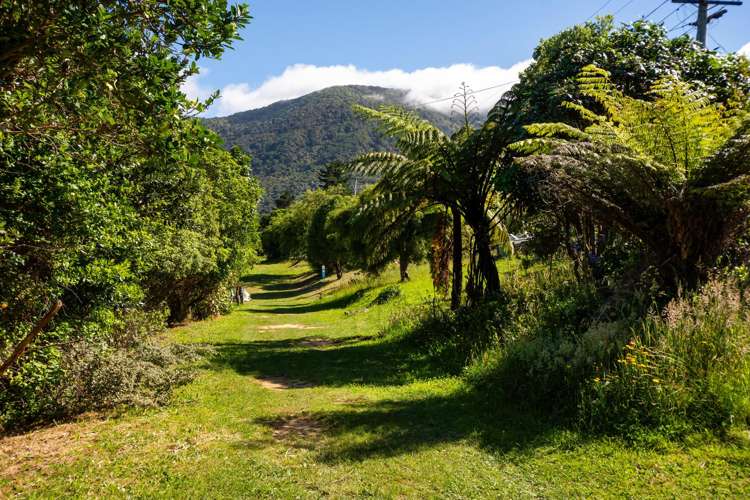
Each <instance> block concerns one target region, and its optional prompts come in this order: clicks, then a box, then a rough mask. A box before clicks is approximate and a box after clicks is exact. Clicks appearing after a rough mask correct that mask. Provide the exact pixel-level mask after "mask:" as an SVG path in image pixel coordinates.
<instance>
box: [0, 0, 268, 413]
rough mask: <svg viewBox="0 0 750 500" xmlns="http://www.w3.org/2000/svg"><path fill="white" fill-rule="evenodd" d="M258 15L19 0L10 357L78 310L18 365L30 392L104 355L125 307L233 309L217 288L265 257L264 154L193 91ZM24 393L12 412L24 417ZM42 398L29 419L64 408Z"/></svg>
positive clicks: (6, 132) (5, 212)
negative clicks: (254, 152) (226, 131)
mask: <svg viewBox="0 0 750 500" xmlns="http://www.w3.org/2000/svg"><path fill="white" fill-rule="evenodd" d="M249 19H250V18H249V15H248V13H247V7H246V6H244V5H242V4H238V5H233V6H228V5H227V3H226V2H224V1H222V0H196V1H192V2H168V3H165V2H158V1H151V0H146V1H143V2H138V3H137V5H136V4H133V3H132V2H115V3H107V4H102V3H101V2H94V1H80V2H72V3H71V2H67V1H50V2H33V3H29V2H17V1H10V2H4V3H3V6H2V7H1V8H0V30H1V31H2V33H3V38H4V41H3V44H2V47H0V274H2V276H3V281H2V286H0V303H4V304H7V314H4V316H3V318H2V321H1V322H0V352H1V353H3V355H5V354H7V353H8V352H9V350H10V349H11V348H12V347H13V346H14V345H15V344H16V343H17V342H18V341H19V340H20V339H21V338H22V337H23V336H24V335H26V333H28V331H29V330H30V329H31V327H32V326H33V324H35V323H36V322H37V321H38V319H39V317H40V313H41V311H44V310H46V308H47V306H48V304H49V303H51V302H53V301H55V300H57V299H61V300H62V301H63V303H64V304H65V305H64V308H63V311H62V313H60V314H59V315H58V317H57V318H55V320H54V321H53V323H52V324H51V325H50V326H49V327H48V328H47V329H46V331H45V332H43V334H42V335H41V336H40V337H39V338H38V339H37V341H36V342H35V344H34V351H33V352H30V353H29V354H28V355H26V356H24V357H22V358H21V362H20V364H19V365H18V366H15V367H13V368H12V371H11V373H10V374H8V376H9V377H10V378H11V379H12V380H13V382H12V385H14V387H16V386H17V387H21V386H23V387H25V389H24V390H23V391H21V392H20V393H15V392H13V391H11V392H13V393H14V394H17V395H18V394H20V395H18V397H19V398H21V399H23V398H24V397H25V396H24V395H23V394H26V393H25V392H24V391H26V390H28V391H31V392H34V391H38V390H40V388H43V387H50V384H51V386H55V387H57V385H59V386H60V388H61V390H62V389H64V388H65V387H66V384H72V382H71V380H72V378H71V377H73V378H74V377H75V376H74V375H72V372H70V370H72V369H73V368H71V366H73V365H71V364H65V363H67V361H65V360H66V359H68V358H67V356H69V355H72V354H71V352H72V351H71V350H72V349H73V348H74V347H73V346H76V347H75V349H78V350H84V351H87V352H88V351H89V350H90V349H89V347H90V348H91V349H93V350H90V352H92V353H94V352H99V351H98V350H97V349H99V348H98V347H96V346H100V345H104V346H106V345H107V343H108V342H110V340H111V339H112V338H114V337H115V336H117V335H118V331H119V329H120V326H118V325H119V322H121V321H123V319H122V317H121V315H122V313H123V311H128V312H132V313H133V314H136V313H137V312H138V311H140V310H142V309H147V310H161V309H162V308H163V307H164V306H165V305H166V306H168V307H169V311H170V314H169V320H170V321H171V322H179V321H183V320H184V319H185V318H186V317H188V316H189V315H190V314H191V313H193V314H194V315H195V316H196V317H200V316H202V315H204V314H214V313H216V312H218V311H219V310H221V309H222V306H220V305H219V303H218V302H217V301H216V300H213V298H215V297H217V296H220V295H222V294H224V290H223V287H224V286H225V285H226V284H227V282H229V281H232V277H233V276H236V275H238V274H239V273H240V272H241V271H243V270H244V269H245V268H246V267H247V266H248V265H249V263H251V262H252V260H253V258H254V254H255V252H254V247H255V246H256V242H255V240H256V238H257V228H256V223H255V220H254V219H255V214H256V205H257V202H258V200H259V198H260V196H261V190H260V187H259V185H258V183H257V181H256V180H254V179H253V178H252V177H251V176H250V159H249V157H247V156H246V155H245V154H243V153H242V152H241V151H239V150H236V149H235V150H231V151H226V150H225V149H224V148H223V146H222V144H221V142H220V140H219V138H218V136H217V135H216V134H214V133H212V132H210V131H208V130H207V129H205V128H204V127H203V126H202V125H200V123H198V122H197V121H196V120H195V119H193V118H192V116H193V115H194V114H195V113H196V112H200V111H202V110H204V109H205V106H204V104H203V103H198V102H192V101H190V100H188V99H187V98H186V97H185V95H184V94H183V93H182V92H181V91H180V86H181V84H182V83H183V82H184V81H185V79H186V78H187V77H188V76H190V75H191V74H195V73H196V72H197V66H196V64H195V60H196V59H197V58H199V57H218V56H220V55H221V53H222V52H223V50H224V49H225V48H226V47H228V46H229V45H230V44H231V42H232V41H233V40H235V39H237V38H238V35H237V33H238V30H239V29H240V28H241V27H243V26H244V25H245V24H246V23H247V22H248V21H249ZM225 309H226V308H224V310H225ZM128 355H130V354H125V355H124V356H128ZM96 357H97V355H96V354H92V355H91V359H94V358H96ZM118 363H119V361H118ZM103 369H104V368H103ZM19 377H20V379H19ZM9 383H11V382H9ZM55 384H57V385H55ZM105 386H106V385H105ZM105 386H102V387H105ZM31 399H34V398H31ZM14 401H15V400H12V398H11V399H5V400H4V401H3V402H2V405H0V414H3V413H5V412H6V410H7V411H9V412H11V413H13V415H15V416H14V417H13V418H16V417H18V418H22V417H23V415H22V414H23V413H24V411H26V410H23V411H20V413H19V412H17V411H16V410H9V408H11V407H13V408H25V407H24V406H23V405H21V406H15V405H16V403H17V401H16V402H14ZM61 401H62V400H61ZM45 404H46V403H45ZM50 404H52V403H50ZM61 404H62V403H61ZM42 406H44V405H41V406H40V407H39V408H36V409H34V408H31V407H29V408H28V414H29V415H38V414H50V413H53V412H52V411H51V410H48V409H44V410H42V409H41V407H42ZM63 413H66V411H64V412H63Z"/></svg>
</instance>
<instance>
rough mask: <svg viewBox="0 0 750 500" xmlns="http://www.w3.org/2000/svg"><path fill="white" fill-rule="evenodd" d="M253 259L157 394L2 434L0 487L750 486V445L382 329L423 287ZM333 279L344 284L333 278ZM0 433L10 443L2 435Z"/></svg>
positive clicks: (187, 490) (694, 493) (541, 489)
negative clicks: (194, 363)
mask: <svg viewBox="0 0 750 500" xmlns="http://www.w3.org/2000/svg"><path fill="white" fill-rule="evenodd" d="M414 274H415V276H414V279H413V280H412V281H411V282H410V283H408V284H406V285H403V286H402V298H399V299H396V300H395V301H392V302H388V303H386V304H383V305H377V304H375V301H374V299H375V298H376V297H377V296H378V293H379V292H380V291H381V290H382V287H383V286H384V285H385V284H387V282H388V280H389V279H390V280H391V282H392V281H393V279H394V276H392V275H390V276H386V277H384V278H383V280H381V281H380V282H364V281H363V282H360V283H348V284H342V283H337V282H335V281H331V280H326V281H325V282H319V281H317V280H316V279H315V277H314V275H312V274H311V273H309V272H307V270H306V269H300V268H299V267H294V268H290V267H288V266H287V265H264V266H259V267H258V268H256V270H255V271H254V274H253V276H252V278H251V279H252V281H253V286H254V293H253V297H254V299H253V300H252V301H251V302H249V303H248V304H245V305H244V306H242V307H241V308H239V309H238V310H237V311H236V312H234V313H233V314H231V315H229V316H227V317H224V318H220V319H217V320H215V321H207V322H201V323H196V324H193V325H191V326H189V327H185V328H181V329H177V330H174V331H172V332H171V336H172V337H173V339H174V340H175V341H178V342H205V343H210V344H213V345H215V346H216V349H217V355H216V356H215V357H214V358H213V359H212V360H211V361H210V362H207V363H206V366H205V367H204V368H203V369H202V370H201V374H200V376H199V377H198V378H197V379H196V380H195V381H194V382H193V383H191V384H190V385H188V386H186V387H184V388H182V389H180V390H179V391H178V393H177V394H176V395H175V398H174V401H173V403H172V404H170V405H169V406H167V407H165V408H161V409H154V410H142V411H129V412H127V413H125V414H123V415H119V416H115V417H112V418H109V419H106V420H102V419H96V418H89V419H83V420H82V421H80V422H75V423H69V424H64V425H61V426H57V427H51V428H48V429H43V430H40V431H37V432H35V433H32V434H28V435H25V436H21V437H18V438H12V439H14V440H15V441H10V442H9V441H7V440H6V441H5V443H2V442H0V449H6V450H7V449H9V448H8V445H9V444H12V445H13V446H14V449H20V450H22V451H21V452H19V453H16V454H15V455H14V456H13V457H12V459H8V458H7V457H6V458H5V459H4V458H3V457H0V497H2V496H3V495H8V496H11V495H15V494H18V495H22V496H38V497H70V496H97V497H112V496H115V497H146V498H154V497H182V498H185V497H190V498H221V497H234V498H236V497H244V498H257V497H282V498H297V497H322V496H334V497H352V496H358V497H361V496H375V497H415V498H424V497H448V498H450V497H455V498H467V497H472V498H476V497H520V498H528V497H569V496H595V497H603V496H611V497H644V496H668V497H669V496H675V497H714V496H736V497H741V496H747V494H748V493H750V450H749V449H748V447H747V441H746V439H743V438H739V441H738V442H737V443H736V444H733V445H727V444H723V443H704V444H701V445H699V446H694V447H689V448H680V447H677V446H676V445H675V446H672V447H670V448H668V449H665V450H660V451H642V450H640V451H639V450H633V449H628V448H627V447H625V446H623V444H622V443H620V442H617V441H613V440H607V439H599V440H590V439H586V438H584V437H581V436H579V435H578V434H576V433H575V432H573V431H570V430H565V429H560V428H557V427H554V426H549V425H546V424H544V423H543V422H541V421H539V419H534V418H531V417H530V416H529V415H519V414H517V413H514V412H512V411H510V410H507V409H504V408H502V407H501V408H498V407H494V406H492V405H490V404H489V403H487V402H486V399H487V398H486V397H483V395H481V394H477V393H475V392H473V391H472V390H471V389H470V388H469V387H467V386H466V385H465V384H464V382H463V381H462V380H461V378H459V377H456V376H451V375H449V374H445V373H443V372H441V371H440V369H439V367H436V366H433V365H432V364H431V363H430V361H429V359H428V358H426V357H424V356H421V355H420V354H419V353H418V352H416V351H414V350H413V348H411V347H410V346H409V345H408V344H406V343H404V342H402V341H398V340H393V339H388V338H380V337H378V336H377V334H378V333H379V332H380V331H381V329H382V327H383V326H384V325H385V324H387V322H388V320H389V318H390V317H391V315H392V314H394V312H395V311H397V310H402V311H406V314H408V313H409V311H410V308H411V307H413V305H414V304H416V303H417V302H419V301H420V300H422V299H424V298H425V297H427V296H429V294H430V282H429V277H428V276H427V272H426V270H425V269H420V270H416V271H415V273H414ZM337 287H340V289H338V290H336V288H337ZM2 446H5V448H2Z"/></svg>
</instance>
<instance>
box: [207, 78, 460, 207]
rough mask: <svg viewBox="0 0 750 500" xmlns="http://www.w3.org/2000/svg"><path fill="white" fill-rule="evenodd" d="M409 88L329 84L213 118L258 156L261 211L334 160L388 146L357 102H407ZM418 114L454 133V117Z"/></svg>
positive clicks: (211, 123)
mask: <svg viewBox="0 0 750 500" xmlns="http://www.w3.org/2000/svg"><path fill="white" fill-rule="evenodd" d="M405 94H406V91H403V90H396V89H386V88H382V87H365V86H354V85H350V86H341V87H330V88H327V89H325V90H321V91H318V92H313V93H311V94H308V95H305V96H303V97H299V98H297V99H292V100H289V101H281V102H277V103H274V104H271V105H270V106H267V107H265V108H260V109H253V110H250V111H244V112H241V113H236V114H234V115H231V116H227V117H222V118H209V119H207V120H205V122H206V125H207V126H208V127H210V128H211V129H213V130H215V131H216V132H217V133H218V134H219V135H220V136H221V137H222V138H223V139H224V141H225V143H226V145H227V147H232V146H234V145H238V146H240V147H241V148H243V149H244V150H245V151H247V152H248V153H250V154H252V156H253V173H254V174H255V175H257V176H258V177H259V178H260V179H261V182H262V183H263V186H264V187H265V189H266V196H265V199H264V200H263V203H262V209H264V210H269V209H271V208H273V201H274V200H275V199H276V198H277V197H278V196H279V195H280V194H281V193H282V192H284V191H285V190H287V189H288V190H290V191H291V192H293V193H294V194H299V193H300V192H302V191H304V190H305V189H307V188H309V187H312V186H314V185H315V179H316V174H317V172H318V170H319V169H320V168H321V167H322V166H323V165H325V164H326V163H328V162H331V161H334V160H348V159H351V158H354V157H355V156H357V155H358V154H361V153H363V152H366V151H372V150H379V149H385V148H388V147H389V142H388V141H387V140H384V139H383V137H382V136H381V134H380V133H379V132H378V131H377V129H376V127H375V126H374V124H372V123H367V122H366V121H364V120H363V119H362V118H361V117H359V116H357V115H355V114H354V112H353V111H352V104H355V103H359V104H363V105H365V106H371V107H374V106H378V105H381V104H398V105H403V104H404V96H405ZM418 112H419V114H420V115H421V116H423V117H424V118H426V119H428V120H430V121H431V122H432V123H434V124H435V125H436V126H438V127H440V128H441V129H443V130H445V131H446V132H449V131H451V130H452V129H454V128H455V127H454V126H453V124H452V120H451V118H450V117H449V116H447V115H444V114H441V113H438V112H436V111H431V110H422V109H420V110H419V111H418Z"/></svg>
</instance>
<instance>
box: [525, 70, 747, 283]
mask: <svg viewBox="0 0 750 500" xmlns="http://www.w3.org/2000/svg"><path fill="white" fill-rule="evenodd" d="M578 84H579V86H580V90H581V92H582V93H583V94H584V95H585V96H587V97H590V98H591V99H592V100H593V101H594V102H595V103H596V104H597V105H598V106H599V107H600V108H601V109H602V110H603V111H604V114H598V113H597V112H595V111H594V110H591V109H588V108H585V107H583V106H580V105H573V104H570V105H569V107H570V108H571V109H574V110H576V111H578V112H579V114H580V116H581V118H583V119H584V120H585V121H587V122H588V123H589V125H588V126H587V127H585V128H583V129H576V128H574V127H570V126H567V125H563V124H558V123H546V124H545V123H543V124H534V125H531V126H528V127H526V130H527V131H528V132H529V134H531V135H532V136H533V137H532V138H531V139H527V140H524V141H521V142H518V143H516V144H515V145H514V146H513V149H515V150H516V151H519V152H522V153H525V154H527V155H529V156H527V157H526V158H524V159H521V160H520V161H519V163H520V164H522V165H524V166H526V167H527V168H531V169H542V170H544V171H545V172H546V174H547V176H548V181H547V187H548V189H547V191H548V193H549V195H550V197H551V198H552V199H556V200H557V201H558V202H560V203H564V204H565V205H566V206H567V207H570V206H571V205H572V206H576V207H577V208H578V209H579V210H580V211H582V212H593V213H594V215H595V216H596V217H597V218H598V220H599V221H600V223H602V224H605V225H612V224H614V225H617V226H619V227H620V228H621V229H624V230H625V231H627V232H628V233H630V234H632V235H634V236H636V237H638V238H639V239H640V240H641V241H643V242H644V243H645V244H646V245H647V246H648V247H649V248H650V249H651V251H652V254H653V255H654V256H656V257H657V262H658V264H659V265H660V266H661V267H662V268H663V271H664V274H665V275H668V277H669V279H671V280H672V281H673V283H676V281H682V282H685V283H687V284H690V285H693V284H695V282H696V280H697V279H698V278H699V277H700V276H701V275H702V272H703V271H702V270H705V269H706V268H707V266H709V265H710V264H711V263H712V262H713V261H714V260H715V259H716V257H718V255H719V254H720V253H721V252H722V251H723V250H724V249H725V248H726V246H727V245H730V244H731V243H732V241H733V239H734V238H736V236H737V235H738V234H739V233H740V232H741V231H743V230H744V229H745V228H746V227H747V222H748V220H747V215H748V213H749V212H748V210H749V209H750V189H749V187H750V184H749V182H750V178H749V177H748V175H750V164H749V163H750V162H749V161H748V159H747V158H748V155H747V154H748V152H749V150H750V146H749V145H748V143H749V142H750V135H749V134H748V127H749V125H748V123H749V122H748V115H747V112H745V111H744V110H743V109H742V108H739V107H734V108H732V109H725V108H724V107H722V106H720V105H718V104H713V103H712V102H711V100H710V98H709V97H710V96H708V95H707V94H706V93H705V92H704V91H703V90H702V89H700V88H695V87H693V86H691V85H689V84H688V83H686V82H682V81H679V80H675V79H670V78H667V79H663V80H661V81H659V82H657V83H656V84H655V85H654V86H653V88H652V89H651V92H650V93H649V97H650V99H649V100H639V99H633V98H630V97H627V96H625V95H624V94H623V93H622V92H620V91H619V90H618V89H616V88H614V86H613V85H612V84H611V83H610V81H609V75H608V74H607V73H606V72H605V71H603V70H600V69H598V68H595V67H592V66H588V67H586V68H585V69H584V71H583V72H582V73H581V75H580V76H579V78H578Z"/></svg>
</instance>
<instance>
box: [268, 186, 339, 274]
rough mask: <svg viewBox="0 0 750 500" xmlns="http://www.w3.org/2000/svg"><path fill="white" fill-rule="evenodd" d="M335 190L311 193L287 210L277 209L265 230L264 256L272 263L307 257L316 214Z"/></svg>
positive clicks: (307, 192)
mask: <svg viewBox="0 0 750 500" xmlns="http://www.w3.org/2000/svg"><path fill="white" fill-rule="evenodd" d="M335 194H336V190H333V191H324V190H319V189H316V190H309V191H306V192H305V193H304V194H302V196H300V197H299V198H298V199H297V200H296V201H295V202H294V203H292V204H291V205H290V206H289V207H288V208H285V209H278V210H275V211H274V212H273V213H272V214H271V218H270V220H269V222H268V225H267V226H266V227H265V228H264V229H263V233H262V235H261V240H262V242H263V253H264V254H265V255H266V257H267V258H269V259H272V260H280V259H292V260H295V261H300V260H304V259H305V258H307V245H308V237H307V235H308V232H309V229H310V224H311V223H312V220H313V216H314V215H315V212H316V211H317V210H318V208H320V207H321V206H322V205H324V204H325V203H327V202H328V200H329V199H330V198H331V196H334V195H335Z"/></svg>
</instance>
